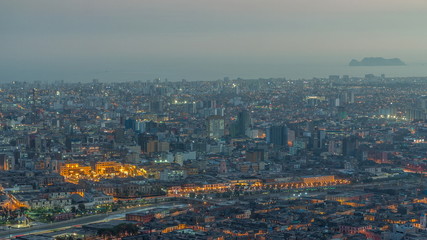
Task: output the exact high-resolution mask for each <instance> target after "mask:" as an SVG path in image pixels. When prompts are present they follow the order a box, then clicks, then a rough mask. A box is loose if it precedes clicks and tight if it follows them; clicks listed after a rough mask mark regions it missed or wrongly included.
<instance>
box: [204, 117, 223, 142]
mask: <svg viewBox="0 0 427 240" xmlns="http://www.w3.org/2000/svg"><path fill="white" fill-rule="evenodd" d="M206 125H207V133H208V137H209V138H213V139H218V138H221V137H223V136H224V130H225V127H224V126H225V124H224V118H223V117H221V116H217V115H215V116H210V117H208V119H207V124H206Z"/></svg>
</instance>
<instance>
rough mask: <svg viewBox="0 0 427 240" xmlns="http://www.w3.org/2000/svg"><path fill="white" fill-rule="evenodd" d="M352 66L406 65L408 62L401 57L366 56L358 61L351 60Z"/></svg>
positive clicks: (350, 64)
mask: <svg viewBox="0 0 427 240" xmlns="http://www.w3.org/2000/svg"><path fill="white" fill-rule="evenodd" d="M348 65H349V66H352V67H359V66H405V65H406V64H405V63H404V62H402V60H400V59H399V58H390V59H386V58H382V57H365V58H363V59H362V61H357V60H355V59H353V60H351V61H350V63H349V64H348Z"/></svg>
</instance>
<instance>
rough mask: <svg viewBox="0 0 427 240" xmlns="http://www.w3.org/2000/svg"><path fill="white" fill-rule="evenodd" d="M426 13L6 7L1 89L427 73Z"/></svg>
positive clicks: (207, 5)
mask: <svg viewBox="0 0 427 240" xmlns="http://www.w3.org/2000/svg"><path fill="white" fill-rule="evenodd" d="M426 12H427V1H425V0H215V1H212V0H150V1H148V0H72V1H58V0H14V1H0V82H5V81H35V80H37V81H56V80H65V81H83V82H84V81H91V79H93V78H99V79H100V80H101V81H102V80H106V81H134V80H148V79H153V78H156V77H159V78H168V79H169V80H171V81H174V80H181V79H183V78H185V79H189V80H216V79H220V78H222V77H224V76H230V77H247V78H257V77H276V76H285V77H286V76H289V77H294V78H296V77H298V76H300V77H305V76H306V75H307V76H308V75H310V74H311V75H315V74H317V73H322V74H326V72H327V71H329V72H327V73H331V74H332V73H333V71H334V70H333V69H335V68H334V67H337V68H336V69H338V67H343V66H345V65H346V64H347V63H348V62H349V61H350V60H351V59H353V58H355V59H361V58H363V57H371V56H372V57H377V56H381V57H386V58H392V57H399V58H401V59H402V60H403V61H405V62H406V63H408V64H415V65H416V64H421V65H423V64H426V63H427V44H426V43H427V31H426V25H425V24H426V23H427V14H425V13H426ZM315 69H317V70H315ZM316 71H317V72H316ZM337 71H338V70H337ZM411 71H412V70H411ZM414 71H416V70H414ZM426 71H427V70H426ZM421 74H422V73H421ZM426 75H427V72H426Z"/></svg>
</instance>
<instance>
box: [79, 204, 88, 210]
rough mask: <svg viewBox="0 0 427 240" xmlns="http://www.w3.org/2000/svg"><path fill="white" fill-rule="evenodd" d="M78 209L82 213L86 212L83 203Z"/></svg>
mask: <svg viewBox="0 0 427 240" xmlns="http://www.w3.org/2000/svg"><path fill="white" fill-rule="evenodd" d="M78 208H79V211H80V212H84V211H85V210H86V206H85V205H84V204H83V203H79V205H78Z"/></svg>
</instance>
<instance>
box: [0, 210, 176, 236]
mask: <svg viewBox="0 0 427 240" xmlns="http://www.w3.org/2000/svg"><path fill="white" fill-rule="evenodd" d="M179 206H183V204H173V203H164V204H158V205H155V206H154V205H153V204H150V205H145V206H141V207H135V208H129V209H123V210H120V211H116V212H112V213H103V214H97V215H92V216H85V217H80V218H75V219H71V220H67V221H62V222H54V223H50V224H43V225H37V226H32V227H29V228H22V229H10V230H6V231H2V232H0V239H11V238H13V237H15V236H18V235H27V234H41V233H45V232H51V231H54V230H59V229H61V230H63V229H67V228H70V227H73V226H75V225H84V224H89V223H95V222H102V221H109V220H112V219H120V218H124V217H125V215H126V213H131V212H140V211H146V210H151V209H155V208H171V207H179Z"/></svg>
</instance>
